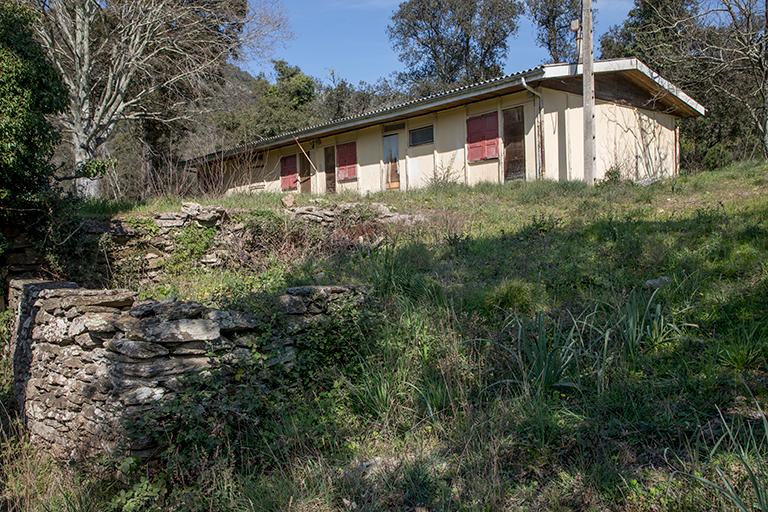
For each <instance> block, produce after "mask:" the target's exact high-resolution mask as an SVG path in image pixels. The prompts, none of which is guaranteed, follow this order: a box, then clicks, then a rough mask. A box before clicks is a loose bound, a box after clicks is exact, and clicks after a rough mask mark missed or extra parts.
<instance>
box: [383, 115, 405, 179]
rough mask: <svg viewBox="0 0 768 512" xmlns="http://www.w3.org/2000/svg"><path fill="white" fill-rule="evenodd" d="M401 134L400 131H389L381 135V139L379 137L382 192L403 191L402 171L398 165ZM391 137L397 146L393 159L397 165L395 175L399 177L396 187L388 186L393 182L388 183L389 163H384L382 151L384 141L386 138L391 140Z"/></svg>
mask: <svg viewBox="0 0 768 512" xmlns="http://www.w3.org/2000/svg"><path fill="white" fill-rule="evenodd" d="M402 133H403V131H402V130H397V131H391V132H384V133H383V134H382V137H381V147H382V152H381V153H382V156H381V164H382V174H383V176H382V188H383V189H384V190H402V189H403V169H402V167H403V166H402V165H400V160H401V158H400V153H401V151H400V146H401V144H400V143H401V141H400V138H401V135H402ZM392 137H394V140H395V142H396V144H397V148H396V149H397V156H396V159H395V163H396V164H397V175H398V177H399V180H398V181H397V187H392V186H390V183H393V182H390V181H389V178H390V173H389V163H388V162H385V161H384V156H385V154H384V149H385V148H386V145H385V141H386V139H387V138H392Z"/></svg>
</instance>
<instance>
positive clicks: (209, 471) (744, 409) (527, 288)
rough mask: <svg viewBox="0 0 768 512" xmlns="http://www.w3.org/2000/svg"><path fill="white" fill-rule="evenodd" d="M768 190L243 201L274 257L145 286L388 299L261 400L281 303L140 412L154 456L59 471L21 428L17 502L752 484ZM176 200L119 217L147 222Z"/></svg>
mask: <svg viewBox="0 0 768 512" xmlns="http://www.w3.org/2000/svg"><path fill="white" fill-rule="evenodd" d="M766 194H768V168H767V167H766V166H765V165H764V164H743V165H739V166H732V167H728V168H726V169H723V170H720V171H717V172H714V173H706V174H700V175H696V176H684V177H681V178H677V179H672V180H667V181H664V182H661V183H657V184H654V185H651V186H649V187H641V186H637V185H632V184H628V183H622V182H617V181H615V182H611V183H606V184H604V185H602V186H600V187H596V188H594V189H590V188H587V187H586V186H585V185H582V184H575V183H564V184H558V183H547V182H537V183H528V184H510V185H505V186H503V187H499V186H485V185H483V186H479V187H475V188H472V189H469V188H466V187H463V186H439V187H436V188H434V189H430V190H424V191H418V192H413V193H410V194H397V193H385V194H381V195H379V196H376V197H373V198H371V199H370V200H371V201H377V202H386V203H389V204H393V205H395V206H397V207H398V209H400V210H401V211H420V212H421V213H423V214H426V215H427V216H428V219H429V220H428V221H427V222H426V223H424V224H421V225H416V226H413V227H408V228H405V227H402V228H397V229H394V228H393V229H391V230H389V231H388V232H387V233H386V234H387V236H386V238H385V240H384V242H383V243H381V244H379V245H377V246H375V247H374V246H366V247H364V248H361V247H357V246H345V247H339V246H336V245H333V244H329V243H328V241H327V240H326V238H327V237H324V236H323V235H322V234H321V233H319V232H316V228H314V227H309V226H305V227H302V225H301V224H291V223H285V222H284V221H281V220H280V216H279V213H278V211H277V210H278V208H279V207H278V204H277V203H278V202H277V198H275V197H273V196H264V197H253V198H247V197H240V198H231V199H228V200H227V201H229V202H231V206H234V205H237V207H238V208H239V209H240V210H241V211H242V212H243V213H242V214H241V215H242V216H243V217H242V219H241V220H242V222H244V223H246V224H247V225H248V226H249V229H251V230H253V232H254V233H255V234H257V236H256V237H255V240H257V241H259V243H260V245H258V246H254V247H252V248H251V250H253V251H254V253H255V254H257V255H258V258H259V262H260V263H259V265H251V266H248V267H246V268H241V269H239V270H237V269H225V268H219V269H207V270H205V269H201V268H192V267H193V265H192V264H179V265H177V266H176V267H174V269H173V272H166V273H164V274H163V275H162V276H163V277H161V278H160V281H159V282H158V283H157V284H156V286H155V287H153V288H146V287H142V293H143V294H144V295H145V296H148V297H155V298H163V297H165V296H167V294H171V295H173V296H176V297H179V298H192V299H195V300H201V301H204V302H206V303H209V304H218V305H222V306H232V305H235V306H237V307H241V308H246V309H251V308H258V307H259V304H261V307H262V308H263V309H261V310H260V312H261V313H263V314H265V315H266V316H265V318H269V308H268V307H266V308H265V307H264V305H268V304H269V301H268V297H269V295H270V294H272V293H274V292H276V291H279V290H280V289H281V288H283V287H285V286H287V285H293V284H314V283H320V284H323V283H352V284H363V285H366V286H368V287H369V288H370V289H371V291H372V293H373V295H374V299H375V303H376V304H377V306H374V307H372V308H371V309H369V310H366V311H367V312H365V315H364V316H360V315H361V312H360V311H357V310H349V311H348V312H344V311H340V315H339V317H338V321H336V322H333V323H331V324H328V325H326V326H324V327H322V328H320V329H317V330H313V331H311V332H310V333H308V334H307V335H306V336H304V337H303V338H302V339H300V340H297V343H298V345H300V346H301V347H302V348H303V350H302V352H301V354H303V355H302V356H300V359H299V360H298V363H297V366H296V368H295V369H294V370H293V372H292V373H291V372H289V373H288V374H281V375H271V374H270V375H271V376H270V377H269V378H270V379H274V380H271V381H270V384H269V385H270V386H273V387H274V389H279V390H281V392H280V393H278V395H276V396H277V397H278V398H275V399H270V401H269V402H264V403H260V402H255V401H253V400H249V399H248V398H249V396H250V393H251V392H250V391H249V389H250V388H249V386H262V385H264V381H263V380H262V377H264V375H265V372H264V370H263V368H264V366H263V365H264V361H263V359H261V358H260V357H259V353H260V352H261V351H260V350H259V347H260V346H261V345H260V344H261V343H263V342H266V340H268V339H269V338H270V336H271V334H272V333H271V331H270V329H272V328H273V327H271V326H270V324H269V323H268V322H267V323H266V324H265V330H264V337H263V340H261V341H260V340H258V339H255V340H254V349H255V351H254V354H255V355H254V359H253V360H250V361H247V362H246V363H245V365H244V366H242V367H228V368H227V369H226V370H225V371H228V372H234V374H235V375H237V376H238V378H237V380H236V385H235V386H234V387H221V386H220V385H219V384H218V383H219V382H220V381H218V380H217V379H212V380H208V381H204V382H202V383H198V384H197V385H190V387H189V389H190V391H189V394H186V395H183V399H182V400H181V401H179V402H176V403H175V404H174V409H173V410H171V411H168V412H169V414H166V415H163V416H161V418H160V420H162V422H165V423H162V422H161V423H157V424H152V425H154V426H152V425H149V426H148V427H147V429H148V431H149V432H153V433H154V434H159V435H164V436H166V437H165V438H166V439H167V440H168V441H170V444H169V445H168V446H169V449H168V450H167V451H166V452H165V453H164V454H163V456H162V457H161V459H160V460H159V461H157V462H156V463H155V464H154V465H151V466H149V467H147V466H145V465H142V464H140V463H138V461H135V460H126V461H117V462H114V463H110V464H114V465H121V469H122V471H123V472H122V474H123V478H122V479H121V480H120V481H117V480H112V479H111V478H109V477H107V476H104V475H108V474H112V473H110V471H111V470H105V471H103V472H102V473H98V474H95V475H94V474H93V473H84V472H76V471H74V470H67V469H55V470H54V469H51V468H53V466H51V465H50V464H49V463H48V462H45V461H43V460H41V459H39V456H38V455H34V454H33V453H32V452H31V451H30V450H28V449H27V448H25V447H23V444H21V443H20V441H19V440H18V438H17V437H14V436H15V435H18V432H17V431H16V430H13V431H12V432H13V435H9V434H8V433H6V435H7V437H6V438H5V441H4V443H3V448H2V452H1V453H2V458H3V459H2V461H3V464H2V467H3V482H4V487H3V492H2V495H3V499H5V500H6V501H5V504H6V508H8V509H10V510H120V511H129V510H185V511H186V510H265V511H266V510H329V511H330V510H415V509H417V508H419V507H421V508H422V509H427V510H626V511H658V510H668V511H677V510H707V511H709V510H724V511H725V510H733V509H734V507H742V508H741V509H742V510H748V509H749V508H743V507H751V506H752V504H753V503H754V504H757V505H758V506H759V505H760V504H761V503H763V502H764V493H765V487H764V482H765V481H766V478H768V473H766V470H765V463H764V461H765V460H766V456H768V452H767V451H766V450H767V449H768V444H766V441H765V435H766V434H764V429H765V426H764V420H763V419H762V417H763V416H762V408H763V407H764V404H765V403H766V398H768V396H767V395H766V392H765V386H764V384H763V383H764V381H765V379H766V376H768V373H767V372H766V364H767V362H768V323H767V322H766V320H765V318H764V316H765V305H766V304H768V267H766V263H765V262H766V261H768V236H766V235H768V201H766V197H768V196H767V195H766ZM299 200H300V201H306V199H305V198H301V197H300V198H299ZM328 200H329V201H331V200H339V201H342V200H344V198H335V199H328ZM175 207H176V205H174V204H167V203H165V204H164V203H155V204H145V205H138V206H136V207H131V210H129V211H123V213H121V215H123V216H125V217H127V218H132V219H136V220H134V221H133V222H135V224H136V225H137V226H141V225H142V221H141V220H140V219H142V218H145V217H144V216H146V215H148V214H151V213H154V212H157V211H163V210H171V209H173V208H175ZM249 207H250V208H249ZM125 208H126V206H123V207H121V209H123V210H125ZM106 209H107V210H109V208H106ZM103 210H105V207H104V206H100V207H99V208H97V209H96V211H95V213H99V212H101V211H103ZM81 215H82V211H81ZM359 220H361V221H362V222H363V224H365V223H366V222H368V220H367V219H366V218H365V215H362V216H361V218H360V219H359ZM345 229H352V226H349V227H348V228H345ZM181 238H183V240H180V241H179V243H178V250H179V253H178V254H179V256H178V257H179V258H180V260H179V261H184V262H187V263H189V262H192V261H193V260H194V259H195V257H196V255H198V254H199V251H200V247H202V246H203V245H205V244H206V240H207V238H206V236H204V233H197V232H196V233H192V232H190V233H186V232H185V233H184V235H182V236H181ZM193 253H194V254H193ZM266 373H267V374H269V372H266ZM159 425H161V426H159ZM107 467H110V466H107ZM22 482H24V483H25V484H24V485H21V483H22ZM95 489H98V492H94V490H95ZM761 500H762V501H761Z"/></svg>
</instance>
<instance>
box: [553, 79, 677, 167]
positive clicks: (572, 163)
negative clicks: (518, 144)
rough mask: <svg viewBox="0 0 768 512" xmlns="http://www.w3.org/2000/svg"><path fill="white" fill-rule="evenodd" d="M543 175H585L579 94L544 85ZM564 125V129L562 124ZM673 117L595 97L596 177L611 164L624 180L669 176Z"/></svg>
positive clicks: (674, 162) (674, 142)
mask: <svg viewBox="0 0 768 512" xmlns="http://www.w3.org/2000/svg"><path fill="white" fill-rule="evenodd" d="M543 94H544V110H545V114H544V127H545V128H544V132H545V136H544V138H545V142H544V144H545V146H544V147H545V152H546V178H548V179H553V180H559V181H563V180H581V179H584V143H583V140H584V136H583V133H584V120H583V117H582V111H583V108H582V106H583V102H582V98H581V96H580V95H577V94H570V93H566V92H562V91H554V90H551V89H544V91H543ZM563 128H564V129H563ZM675 132H676V120H675V117H674V116H672V115H669V114H665V113H662V112H655V111H651V110H645V109H641V108H637V107H633V106H629V105H619V104H616V103H610V102H605V101H598V102H597V106H596V109H595V136H596V140H597V142H596V150H597V151H596V166H595V177H596V179H598V180H600V179H603V178H604V177H605V173H606V172H607V171H608V170H610V169H617V170H620V171H621V173H622V176H623V177H624V178H627V179H633V180H640V179H643V178H648V177H665V176H673V175H674V174H675V172H676V166H677V160H676V154H677V147H676V146H677V138H676V135H675Z"/></svg>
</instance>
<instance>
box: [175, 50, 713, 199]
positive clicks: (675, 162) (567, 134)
mask: <svg viewBox="0 0 768 512" xmlns="http://www.w3.org/2000/svg"><path fill="white" fill-rule="evenodd" d="M595 87H596V98H597V105H596V109H595V115H596V138H597V143H596V144H597V161H596V171H595V172H596V175H595V179H596V180H600V179H602V178H603V177H604V176H605V174H606V173H607V172H608V171H609V170H612V171H614V172H620V173H621V175H622V176H623V177H625V178H627V179H633V180H640V179H644V178H650V177H666V176H673V175H675V174H677V173H678V172H679V169H680V132H679V127H678V125H679V122H678V121H679V119H680V118H685V117H695V116H703V115H705V114H706V111H705V109H704V107H703V106H702V105H700V104H699V103H697V102H696V101H695V100H693V99H692V98H691V97H689V96H688V95H687V94H685V92H683V91H682V90H681V89H680V88H678V87H677V86H675V85H673V84H672V83H670V82H668V81H667V80H665V79H664V78H662V77H661V76H659V75H658V74H657V73H656V72H654V71H653V70H651V69H650V68H649V67H648V66H646V65H645V64H643V63H642V62H640V61H639V60H637V59H618V60H607V61H598V62H596V63H595ZM581 91H582V69H581V66H580V65H575V64H552V65H545V66H540V67H536V68H533V69H530V70H527V71H523V72H521V73H515V74H512V75H507V76H503V77H500V78H496V79H492V80H487V81H484V82H480V83H476V84H472V85H468V86H465V87H459V88H456V89H452V90H448V91H445V92H442V93H439V94H435V95H432V96H429V97H426V98H421V99H418V100H413V101H409V102H406V103H402V104H399V105H396V106H392V107H389V108H386V109H382V110H378V111H374V112H370V113H367V114H364V115H359V116H354V117H349V118H345V119H341V120H338V121H334V122H331V123H327V124H322V125H318V126H312V127H308V128H306V129H302V130H298V131H294V132H289V133H285V134H281V135H278V136H276V137H272V138H268V139H262V140H259V141H256V142H253V143H250V144H245V145H242V146H238V147H235V148H231V149H228V150H224V151H218V152H215V153H211V154H209V155H205V156H202V157H200V158H197V159H194V160H192V161H190V162H189V163H190V164H191V165H192V167H193V168H195V169H196V171H197V175H198V180H199V184H200V187H201V188H202V189H203V190H206V189H213V188H216V189H219V190H222V189H226V190H228V192H230V193H237V192H247V193H252V192H258V191H269V192H281V191H282V192H300V193H312V194H325V193H333V192H340V191H354V192H358V193H360V194H367V193H373V192H379V191H383V190H412V189H417V188H421V187H425V186H428V185H429V184H430V183H433V182H435V181H441V182H442V181H445V180H451V181H456V182H459V183H465V184H467V185H475V184H478V183H482V182H492V183H505V182H507V181H511V180H526V181H532V180H539V179H548V180H557V181H570V180H583V179H584V158H583V150H584V143H583V117H582V110H583V108H582V104H583V102H582V95H581Z"/></svg>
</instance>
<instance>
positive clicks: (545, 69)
mask: <svg viewBox="0 0 768 512" xmlns="http://www.w3.org/2000/svg"><path fill="white" fill-rule="evenodd" d="M581 68H582V66H581V65H579V64H547V65H542V66H537V67H534V68H530V69H527V70H525V71H520V72H518V73H512V74H509V75H504V76H500V77H497V78H491V79H489V80H484V81H482V82H476V83H473V84H468V85H464V86H461V87H456V88H453V89H448V90H445V91H442V92H439V93H435V94H432V95H430V96H426V97H423V98H417V99H413V100H409V101H406V102H403V103H399V104H397V105H392V106H390V107H385V108H381V109H377V110H373V111H370V112H366V113H364V114H359V115H355V116H349V117H345V118H343V119H337V120H335V121H331V122H327V123H320V124H316V125H313V126H307V127H305V128H301V129H299V130H293V131H289V132H285V133H281V134H279V135H275V136H273V137H267V138H263V139H259V140H256V141H253V142H248V143H246V144H240V145H238V146H234V147H232V148H229V149H224V150H219V151H215V152H213V153H209V154H207V155H204V156H200V157H197V158H194V159H191V160H189V161H188V162H189V163H195V162H208V161H211V160H215V159H220V158H227V157H230V156H234V155H237V154H239V153H242V152H244V151H247V150H254V149H256V150H265V149H269V148H273V147H277V146H281V145H286V144H289V143H292V142H293V140H294V139H295V138H298V139H300V138H317V137H322V136H324V135H326V134H329V133H332V132H343V131H347V130H349V131H351V130H355V129H360V128H363V127H365V126H369V125H370V124H378V123H385V122H388V121H392V120H396V119H398V116H401V117H400V118H404V117H409V116H413V115H418V114H419V112H421V111H426V110H428V109H430V108H439V107H441V106H443V105H446V104H450V101H452V100H454V99H455V100H457V101H463V100H471V99H472V98H474V97H475V95H476V96H478V97H479V96H481V95H483V94H486V93H489V94H492V93H494V92H496V91H498V90H505V88H507V87H509V86H511V85H514V84H515V83H516V82H518V83H519V84H520V85H522V84H524V83H525V82H524V81H526V80H527V81H531V82H535V81H538V80H541V81H548V80H556V79H561V78H564V77H574V76H579V75H581V73H582V69H581ZM628 71H634V72H639V73H642V74H643V75H645V76H646V77H647V78H648V79H649V80H650V81H651V83H653V84H654V87H657V88H659V89H661V90H664V91H666V93H668V94H669V95H671V96H672V97H674V98H675V99H676V100H677V101H678V104H679V105H680V106H683V107H684V108H685V109H688V112H689V115H705V113H706V109H705V108H704V107H703V106H701V105H700V104H699V103H697V102H696V101H695V100H693V99H692V98H690V97H689V96H688V95H687V94H685V92H683V91H682V90H681V89H680V88H679V87H677V86H675V85H674V84H672V83H670V82H669V81H667V80H665V79H664V78H662V77H661V76H659V75H658V74H657V73H655V72H654V71H653V70H651V69H650V68H649V67H648V66H646V65H645V64H644V63H643V62H641V61H639V60H638V59H634V58H628V59H612V60H602V61H596V62H595V73H596V74H599V73H615V72H628ZM366 123H368V124H366Z"/></svg>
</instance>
